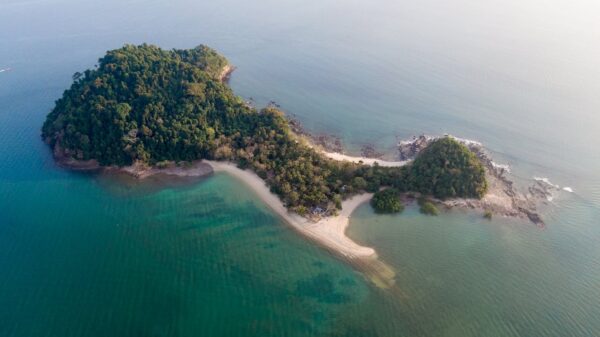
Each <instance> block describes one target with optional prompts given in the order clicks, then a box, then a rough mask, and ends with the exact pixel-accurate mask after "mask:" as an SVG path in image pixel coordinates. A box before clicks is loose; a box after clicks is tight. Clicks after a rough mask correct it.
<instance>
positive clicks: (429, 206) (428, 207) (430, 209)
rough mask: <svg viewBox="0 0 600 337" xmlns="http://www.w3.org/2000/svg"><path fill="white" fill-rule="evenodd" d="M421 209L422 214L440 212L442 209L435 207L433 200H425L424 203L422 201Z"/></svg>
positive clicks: (436, 213)
mask: <svg viewBox="0 0 600 337" xmlns="http://www.w3.org/2000/svg"><path fill="white" fill-rule="evenodd" d="M420 211H421V213H422V214H425V215H438V214H440V211H439V210H438V209H437V207H435V205H434V204H433V203H432V202H431V201H424V202H423V203H421V209H420Z"/></svg>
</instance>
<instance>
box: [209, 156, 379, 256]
mask: <svg viewBox="0 0 600 337" xmlns="http://www.w3.org/2000/svg"><path fill="white" fill-rule="evenodd" d="M204 162H206V163H208V164H209V165H210V166H212V168H213V170H214V171H215V172H225V173H227V174H229V175H230V176H232V177H234V178H236V179H238V180H240V181H242V182H243V183H244V184H246V185H247V186H248V187H250V188H251V189H252V190H253V191H254V192H255V193H256V195H257V196H258V197H259V198H260V199H261V200H262V201H263V202H264V203H265V204H266V205H267V206H269V207H270V208H271V209H272V210H273V211H274V212H275V213H277V215H279V216H280V217H281V218H282V219H284V220H285V221H286V222H287V223H288V224H289V225H291V226H292V227H293V228H294V229H296V230H298V231H299V232H300V233H302V234H303V235H305V236H307V237H309V238H311V239H313V240H315V241H317V242H319V243H320V244H322V245H323V246H325V247H326V248H329V249H331V250H332V251H335V252H336V253H338V254H340V255H341V256H342V257H345V258H348V259H356V258H370V257H376V253H375V250H374V249H373V248H370V247H364V246H360V245H358V244H357V243H356V242H354V241H352V240H350V238H348V237H347V236H346V234H345V233H346V228H347V227H348V223H349V218H350V214H352V212H353V211H354V210H355V209H356V208H357V207H358V206H360V205H362V204H363V203H365V202H367V201H368V200H370V199H371V196H372V194H371V193H364V194H359V195H356V196H353V197H352V198H350V199H347V200H344V201H343V202H342V210H341V211H340V214H339V215H337V216H333V217H327V218H323V219H321V220H319V221H317V222H312V221H310V220H308V219H306V218H304V217H302V216H300V215H298V214H296V213H293V212H289V211H288V210H287V208H285V206H284V205H283V203H282V202H281V200H280V199H279V197H278V196H277V195H275V194H273V193H272V192H271V191H270V190H269V188H268V187H267V185H266V184H265V182H264V180H262V179H261V178H260V177H259V176H258V175H256V174H255V173H254V172H252V171H249V170H242V169H240V168H238V167H237V166H235V164H233V163H229V162H216V161H209V160H205V161H204Z"/></svg>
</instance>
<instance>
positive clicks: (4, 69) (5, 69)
mask: <svg viewBox="0 0 600 337" xmlns="http://www.w3.org/2000/svg"><path fill="white" fill-rule="evenodd" d="M5 71H10V68H2V69H0V73H3V72H5Z"/></svg>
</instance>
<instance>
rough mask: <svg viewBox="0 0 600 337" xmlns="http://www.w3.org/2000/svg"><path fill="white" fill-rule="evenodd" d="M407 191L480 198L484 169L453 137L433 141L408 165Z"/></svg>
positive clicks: (442, 196)
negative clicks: (408, 181)
mask: <svg viewBox="0 0 600 337" xmlns="http://www.w3.org/2000/svg"><path fill="white" fill-rule="evenodd" d="M410 171H411V174H410V184H409V185H410V186H411V189H412V190H414V191H417V192H421V193H423V194H426V195H433V196H435V197H437V198H452V197H471V198H481V197H483V195H484V194H485V192H486V191H487V181H486V179H485V169H484V168H483V165H482V164H481V162H480V160H479V159H478V158H477V157H476V156H475V154H474V153H473V152H472V151H470V150H469V149H468V148H467V147H466V146H465V145H463V144H461V143H459V142H458V141H456V140H455V139H453V138H450V137H443V138H439V139H436V140H434V141H433V142H432V143H431V144H430V145H429V146H427V147H426V148H425V149H424V150H423V151H422V152H421V153H420V154H419V155H418V156H417V158H416V159H415V161H414V163H413V164H412V166H411V170H410Z"/></svg>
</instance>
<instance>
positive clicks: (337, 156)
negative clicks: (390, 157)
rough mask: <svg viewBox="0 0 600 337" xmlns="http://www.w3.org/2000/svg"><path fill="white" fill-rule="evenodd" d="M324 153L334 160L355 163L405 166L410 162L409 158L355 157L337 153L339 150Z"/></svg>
mask: <svg viewBox="0 0 600 337" xmlns="http://www.w3.org/2000/svg"><path fill="white" fill-rule="evenodd" d="M322 153H323V155H325V156H326V157H328V158H331V159H334V160H339V161H349V162H353V163H359V162H362V163H363V164H366V165H374V164H375V163H377V164H379V166H386V167H398V166H404V165H406V164H408V163H409V162H410V161H409V160H405V161H387V160H381V159H377V158H366V157H353V156H348V155H345V154H341V153H337V152H325V151H323V152H322Z"/></svg>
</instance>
